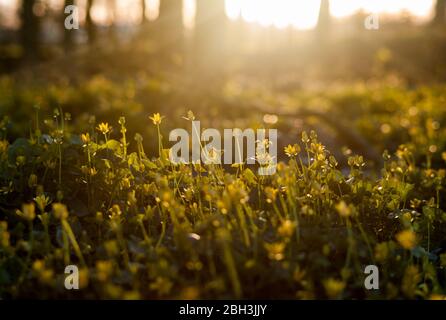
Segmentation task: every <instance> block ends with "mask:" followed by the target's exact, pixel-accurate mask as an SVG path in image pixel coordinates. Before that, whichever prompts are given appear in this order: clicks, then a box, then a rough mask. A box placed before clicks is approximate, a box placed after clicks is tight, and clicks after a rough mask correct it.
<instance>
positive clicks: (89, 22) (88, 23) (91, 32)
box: [85, 0, 96, 44]
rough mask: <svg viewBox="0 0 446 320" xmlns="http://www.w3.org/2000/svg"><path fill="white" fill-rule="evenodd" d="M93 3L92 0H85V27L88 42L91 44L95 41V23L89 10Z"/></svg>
mask: <svg viewBox="0 0 446 320" xmlns="http://www.w3.org/2000/svg"><path fill="white" fill-rule="evenodd" d="M93 5H94V0H87V8H86V12H87V15H86V17H85V27H86V29H87V34H88V42H89V43H90V44H93V43H94V42H95V41H96V25H95V24H94V21H93V18H92V16H91V10H92V8H93Z"/></svg>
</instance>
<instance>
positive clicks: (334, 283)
mask: <svg viewBox="0 0 446 320" xmlns="http://www.w3.org/2000/svg"><path fill="white" fill-rule="evenodd" d="M324 288H325V292H326V293H327V296H328V297H329V298H330V299H336V298H338V297H339V295H340V294H341V293H342V291H344V288H345V282H343V281H340V280H336V279H333V278H329V279H327V280H325V281H324Z"/></svg>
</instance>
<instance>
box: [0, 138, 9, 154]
mask: <svg viewBox="0 0 446 320" xmlns="http://www.w3.org/2000/svg"><path fill="white" fill-rule="evenodd" d="M8 145H9V143H8V141H7V140H0V154H2V153H5V152H6V150H8Z"/></svg>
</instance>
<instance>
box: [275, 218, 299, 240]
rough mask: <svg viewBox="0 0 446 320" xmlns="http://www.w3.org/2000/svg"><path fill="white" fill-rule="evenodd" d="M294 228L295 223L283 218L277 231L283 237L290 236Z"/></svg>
mask: <svg viewBox="0 0 446 320" xmlns="http://www.w3.org/2000/svg"><path fill="white" fill-rule="evenodd" d="M294 230H296V223H295V222H294V221H291V220H285V221H284V222H282V225H281V226H280V227H279V229H278V232H279V234H280V235H281V236H282V237H284V238H291V236H292V235H293V233H294Z"/></svg>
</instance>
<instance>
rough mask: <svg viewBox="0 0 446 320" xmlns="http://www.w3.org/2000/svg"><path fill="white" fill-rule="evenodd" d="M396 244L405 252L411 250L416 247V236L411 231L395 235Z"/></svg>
mask: <svg viewBox="0 0 446 320" xmlns="http://www.w3.org/2000/svg"><path fill="white" fill-rule="evenodd" d="M396 240H397V241H398V243H399V244H400V245H401V246H402V247H403V248H404V249H407V250H410V249H413V248H414V247H415V246H416V245H417V236H416V234H415V232H413V231H412V230H404V231H401V232H399V233H398V234H397V235H396Z"/></svg>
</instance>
